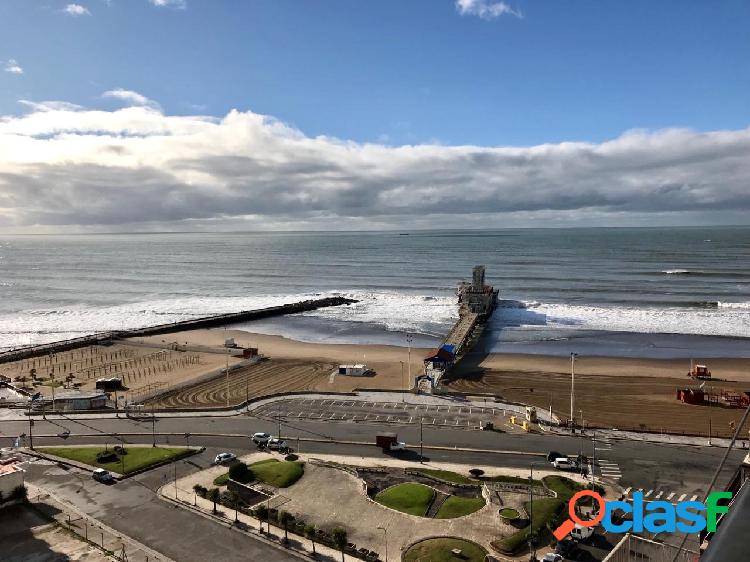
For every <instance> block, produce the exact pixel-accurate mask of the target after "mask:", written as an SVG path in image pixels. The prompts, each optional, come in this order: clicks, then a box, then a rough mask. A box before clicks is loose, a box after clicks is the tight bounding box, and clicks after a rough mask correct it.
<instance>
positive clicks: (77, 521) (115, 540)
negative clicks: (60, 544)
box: [26, 483, 174, 562]
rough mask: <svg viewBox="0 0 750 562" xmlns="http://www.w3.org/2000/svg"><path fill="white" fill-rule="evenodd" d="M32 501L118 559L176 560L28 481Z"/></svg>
mask: <svg viewBox="0 0 750 562" xmlns="http://www.w3.org/2000/svg"><path fill="white" fill-rule="evenodd" d="M26 488H27V489H28V491H29V494H28V498H29V503H30V504H31V505H32V506H33V507H34V508H36V509H38V510H39V511H41V512H42V513H44V514H45V515H47V516H48V517H50V518H52V519H54V520H55V521H57V522H58V523H60V524H61V525H62V526H63V527H64V528H66V529H68V530H70V531H72V532H73V533H75V534H76V535H78V536H79V537H81V538H82V539H83V540H86V541H90V542H92V543H94V544H96V545H97V546H99V547H101V548H102V549H104V550H107V551H110V552H112V553H113V555H112V556H114V558H115V559H116V560H127V561H128V562H174V561H173V560H172V559H171V558H168V557H166V556H164V555H163V554H161V553H159V552H156V551H155V550H153V549H151V548H149V547H147V546H146V545H144V544H141V543H140V542H138V541H136V540H135V539H132V538H130V537H127V536H125V535H123V534H122V533H120V532H118V531H116V530H114V529H112V528H111V527H108V526H107V525H105V524H104V523H102V522H100V521H98V520H97V519H94V518H93V517H91V516H89V515H86V514H85V513H83V512H82V511H80V510H79V509H78V508H76V507H74V506H73V505H71V504H69V503H67V502H65V501H63V500H61V499H60V498H58V497H57V496H55V495H54V494H52V493H50V492H48V491H47V490H45V489H43V488H39V487H38V486H35V485H33V484H29V483H27V484H26Z"/></svg>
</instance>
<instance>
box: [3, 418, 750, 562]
mask: <svg viewBox="0 0 750 562" xmlns="http://www.w3.org/2000/svg"><path fill="white" fill-rule="evenodd" d="M28 429H29V428H28V424H27V423H24V422H16V421H12V422H11V421H7V422H3V423H2V424H0V431H1V432H2V433H0V445H8V444H10V442H11V441H12V440H14V439H15V438H16V436H18V435H20V434H21V433H27V432H28ZM278 429H279V423H278V421H277V420H273V419H268V418H258V417H253V416H244V415H243V416H235V417H220V418H207V417H194V418H192V417H191V418H158V417H157V419H156V420H154V422H153V423H152V421H151V419H142V420H132V419H122V418H121V419H112V418H109V419H93V420H85V421H84V420H73V419H62V420H41V419H38V420H36V422H35V425H34V428H33V430H34V435H35V438H34V444H35V445H36V446H40V445H53V444H62V443H65V444H78V443H104V442H109V443H116V442H119V441H124V442H125V443H151V442H152V439H154V438H155V440H156V442H157V443H158V444H167V443H169V444H173V445H175V444H179V445H182V444H185V443H186V442H189V444H190V445H202V446H205V447H207V450H206V451H205V452H204V453H202V454H201V455H200V456H197V457H192V458H191V459H190V460H189V461H182V462H180V463H178V470H179V472H180V473H182V474H185V473H187V472H192V471H196V470H200V469H201V468H204V467H206V466H207V465H208V464H209V463H210V461H211V460H212V459H213V456H214V455H215V454H216V453H217V452H219V451H223V450H229V451H233V452H236V453H238V454H242V453H245V452H250V451H253V450H255V448H254V446H253V445H252V443H251V442H250V439H249V438H248V437H246V436H249V435H251V434H252V433H253V432H256V431H268V432H270V433H274V434H276V433H277V432H278ZM389 429H390V430H394V427H393V426H390V427H389ZM395 429H397V430H398V433H399V438H400V439H402V440H404V441H406V443H407V444H408V445H409V447H410V448H411V449H412V450H416V451H418V449H419V442H420V427H419V426H418V425H414V424H411V425H406V426H403V427H400V428H398V427H397V428H395ZM383 430H384V426H383V425H382V424H367V423H364V422H363V421H357V422H356V423H352V422H348V423H346V422H341V423H334V422H315V421H310V420H301V421H299V422H285V423H282V425H281V433H282V436H283V437H284V438H285V439H287V440H288V441H289V442H290V445H291V446H292V447H293V448H295V449H296V448H297V446H298V443H297V437H299V438H300V441H299V447H300V448H301V450H302V451H303V452H306V453H321V454H324V453H328V454H337V455H346V456H357V457H360V456H367V457H379V456H381V455H383V453H382V452H381V451H380V450H379V449H378V448H376V447H375V446H374V445H371V444H370V443H374V437H375V435H376V434H377V433H379V432H382V431H383ZM63 431H69V432H70V437H69V438H67V439H61V438H60V437H57V436H56V435H57V434H58V433H61V432H63ZM152 431H153V433H152ZM185 432H188V433H190V434H191V435H190V436H189V437H188V439H186V438H185V436H184V434H185ZM115 434H117V435H115ZM45 435H47V437H42V436H45ZM422 440H423V443H424V445H425V449H424V456H425V457H427V458H428V459H430V460H431V461H435V462H441V461H442V462H451V463H460V464H465V465H467V466H469V465H497V466H508V467H515V468H525V467H528V466H529V464H530V463H531V462H545V457H546V453H547V452H548V451H550V450H556V451H560V452H562V453H566V454H575V453H578V452H579V451H580V450H583V451H584V452H585V453H586V454H587V455H589V457H591V456H592V452H593V451H592V446H594V445H592V441H591V440H590V439H589V438H581V437H577V436H576V437H571V436H560V435H537V434H518V433H505V432H494V431H471V430H467V429H460V430H457V429H447V428H442V429H438V428H432V427H428V426H426V427H424V428H423V429H422ZM595 443H596V445H595V446H596V448H597V450H596V457H597V459H598V461H599V462H598V463H597V466H598V469H597V470H598V472H599V473H600V474H602V473H604V475H605V476H607V477H609V478H612V479H614V480H617V479H619V484H620V485H621V486H623V487H624V488H632V489H633V490H636V489H639V488H642V489H643V490H644V492H645V491H647V490H652V495H653V496H654V497H655V496H656V495H657V494H658V493H659V492H661V493H662V494H663V495H664V496H666V495H667V494H668V493H672V494H674V498H675V499H676V498H677V497H678V496H680V495H682V494H685V495H686V499H689V497H690V496H692V495H694V494H699V495H700V494H702V492H703V491H705V486H706V484H707V482H708V481H709V479H710V477H711V475H712V474H713V471H714V470H715V468H716V466H717V465H718V463H719V461H720V459H721V456H722V455H723V451H722V450H721V449H718V448H708V447H694V446H678V445H664V444H651V443H645V442H636V441H621V440H606V441H605V440H601V441H596V442H595ZM454 448H458V449H462V450H455V449H454ZM744 453H745V452H744V451H734V452H733V453H732V455H731V456H730V459H729V461H728V462H727V465H726V467H725V470H724V471H723V473H722V475H721V477H720V478H719V487H721V485H723V483H724V482H726V481H727V480H728V479H729V477H730V476H731V474H732V473H733V472H734V470H735V468H736V466H737V465H738V463H739V462H740V461H741V459H742V457H743V456H744ZM413 458H414V459H415V462H418V455H416V454H415V455H414V456H413ZM72 473H75V475H74V477H71V474H72ZM172 474H173V468H172V466H169V467H166V468H161V469H155V470H152V471H149V472H147V473H145V474H143V475H140V476H136V477H133V478H130V479H127V480H125V481H123V482H120V483H118V484H116V485H115V486H112V487H105V486H101V485H96V484H94V483H93V482H92V481H90V480H89V479H88V477H87V476H86V475H85V474H79V473H77V472H76V471H73V470H71V471H64V470H62V469H60V468H59V467H56V466H50V465H44V464H30V465H29V466H28V479H29V480H30V481H31V482H33V483H35V484H39V485H40V486H44V487H47V488H50V489H51V490H52V491H54V492H55V493H57V494H59V495H60V496H61V497H63V498H64V499H67V500H68V501H71V502H72V503H74V504H75V505H76V506H78V507H79V508H80V509H82V510H83V511H85V512H86V513H89V514H90V515H92V516H94V517H97V518H99V519H101V520H102V521H103V522H104V523H106V524H108V525H110V526H111V527H113V528H115V529H118V530H120V531H122V532H123V533H125V534H128V535H130V536H132V537H133V538H135V539H137V540H139V541H141V542H143V543H145V544H148V545H149V546H151V547H152V548H154V549H156V550H159V551H161V552H163V553H164V554H166V555H167V556H170V557H172V558H174V559H176V560H180V561H183V560H185V561H190V560H205V559H222V560H239V559H240V558H242V559H248V558H250V559H264V560H267V561H268V562H275V561H276V560H291V559H292V558H289V555H288V554H287V553H284V552H283V551H280V550H277V549H275V548H273V547H271V546H268V545H266V544H264V543H261V542H259V541H257V540H255V539H253V538H250V537H246V536H244V535H241V534H240V533H237V532H234V531H231V530H229V529H227V528H225V527H222V526H221V525H219V524H217V523H214V522H211V521H208V520H206V519H204V518H202V517H199V516H197V515H194V514H192V513H189V512H186V511H183V510H181V509H177V508H174V507H172V506H171V505H169V504H167V503H165V502H163V501H162V500H159V499H158V498H157V497H156V495H155V490H156V489H157V488H158V487H159V486H160V485H161V483H163V481H164V479H165V478H171V475H172ZM124 492H125V493H124ZM251 554H252V556H250V555H251Z"/></svg>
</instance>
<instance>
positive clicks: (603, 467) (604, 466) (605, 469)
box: [594, 437, 622, 480]
mask: <svg viewBox="0 0 750 562" xmlns="http://www.w3.org/2000/svg"><path fill="white" fill-rule="evenodd" d="M594 447H595V448H596V456H597V459H596V464H597V465H598V468H599V473H600V474H601V476H602V477H603V478H609V479H612V480H619V479H620V478H622V473H621V472H620V465H618V464H617V463H616V462H614V461H611V460H608V459H606V458H602V457H600V453H602V452H603V453H604V454H606V451H611V450H612V442H611V441H610V439H609V438H608V437H603V438H601V439H599V440H598V441H597V442H596V443H595V445H594Z"/></svg>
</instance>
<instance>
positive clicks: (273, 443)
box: [267, 437, 289, 451]
mask: <svg viewBox="0 0 750 562" xmlns="http://www.w3.org/2000/svg"><path fill="white" fill-rule="evenodd" d="M267 446H268V448H269V449H274V450H277V451H280V450H281V449H288V448H289V445H287V443H286V441H284V440H283V439H279V438H278V437H272V438H271V439H269V440H268V444H267Z"/></svg>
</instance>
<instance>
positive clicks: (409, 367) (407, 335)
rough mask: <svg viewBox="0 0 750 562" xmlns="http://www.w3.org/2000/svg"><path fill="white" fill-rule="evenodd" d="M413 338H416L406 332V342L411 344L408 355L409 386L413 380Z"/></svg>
mask: <svg viewBox="0 0 750 562" xmlns="http://www.w3.org/2000/svg"><path fill="white" fill-rule="evenodd" d="M413 340H414V338H413V337H412V335H411V334H406V343H407V344H408V345H409V355H408V357H409V365H408V367H407V368H408V370H409V388H411V384H412V380H411V342H412V341H413Z"/></svg>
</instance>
